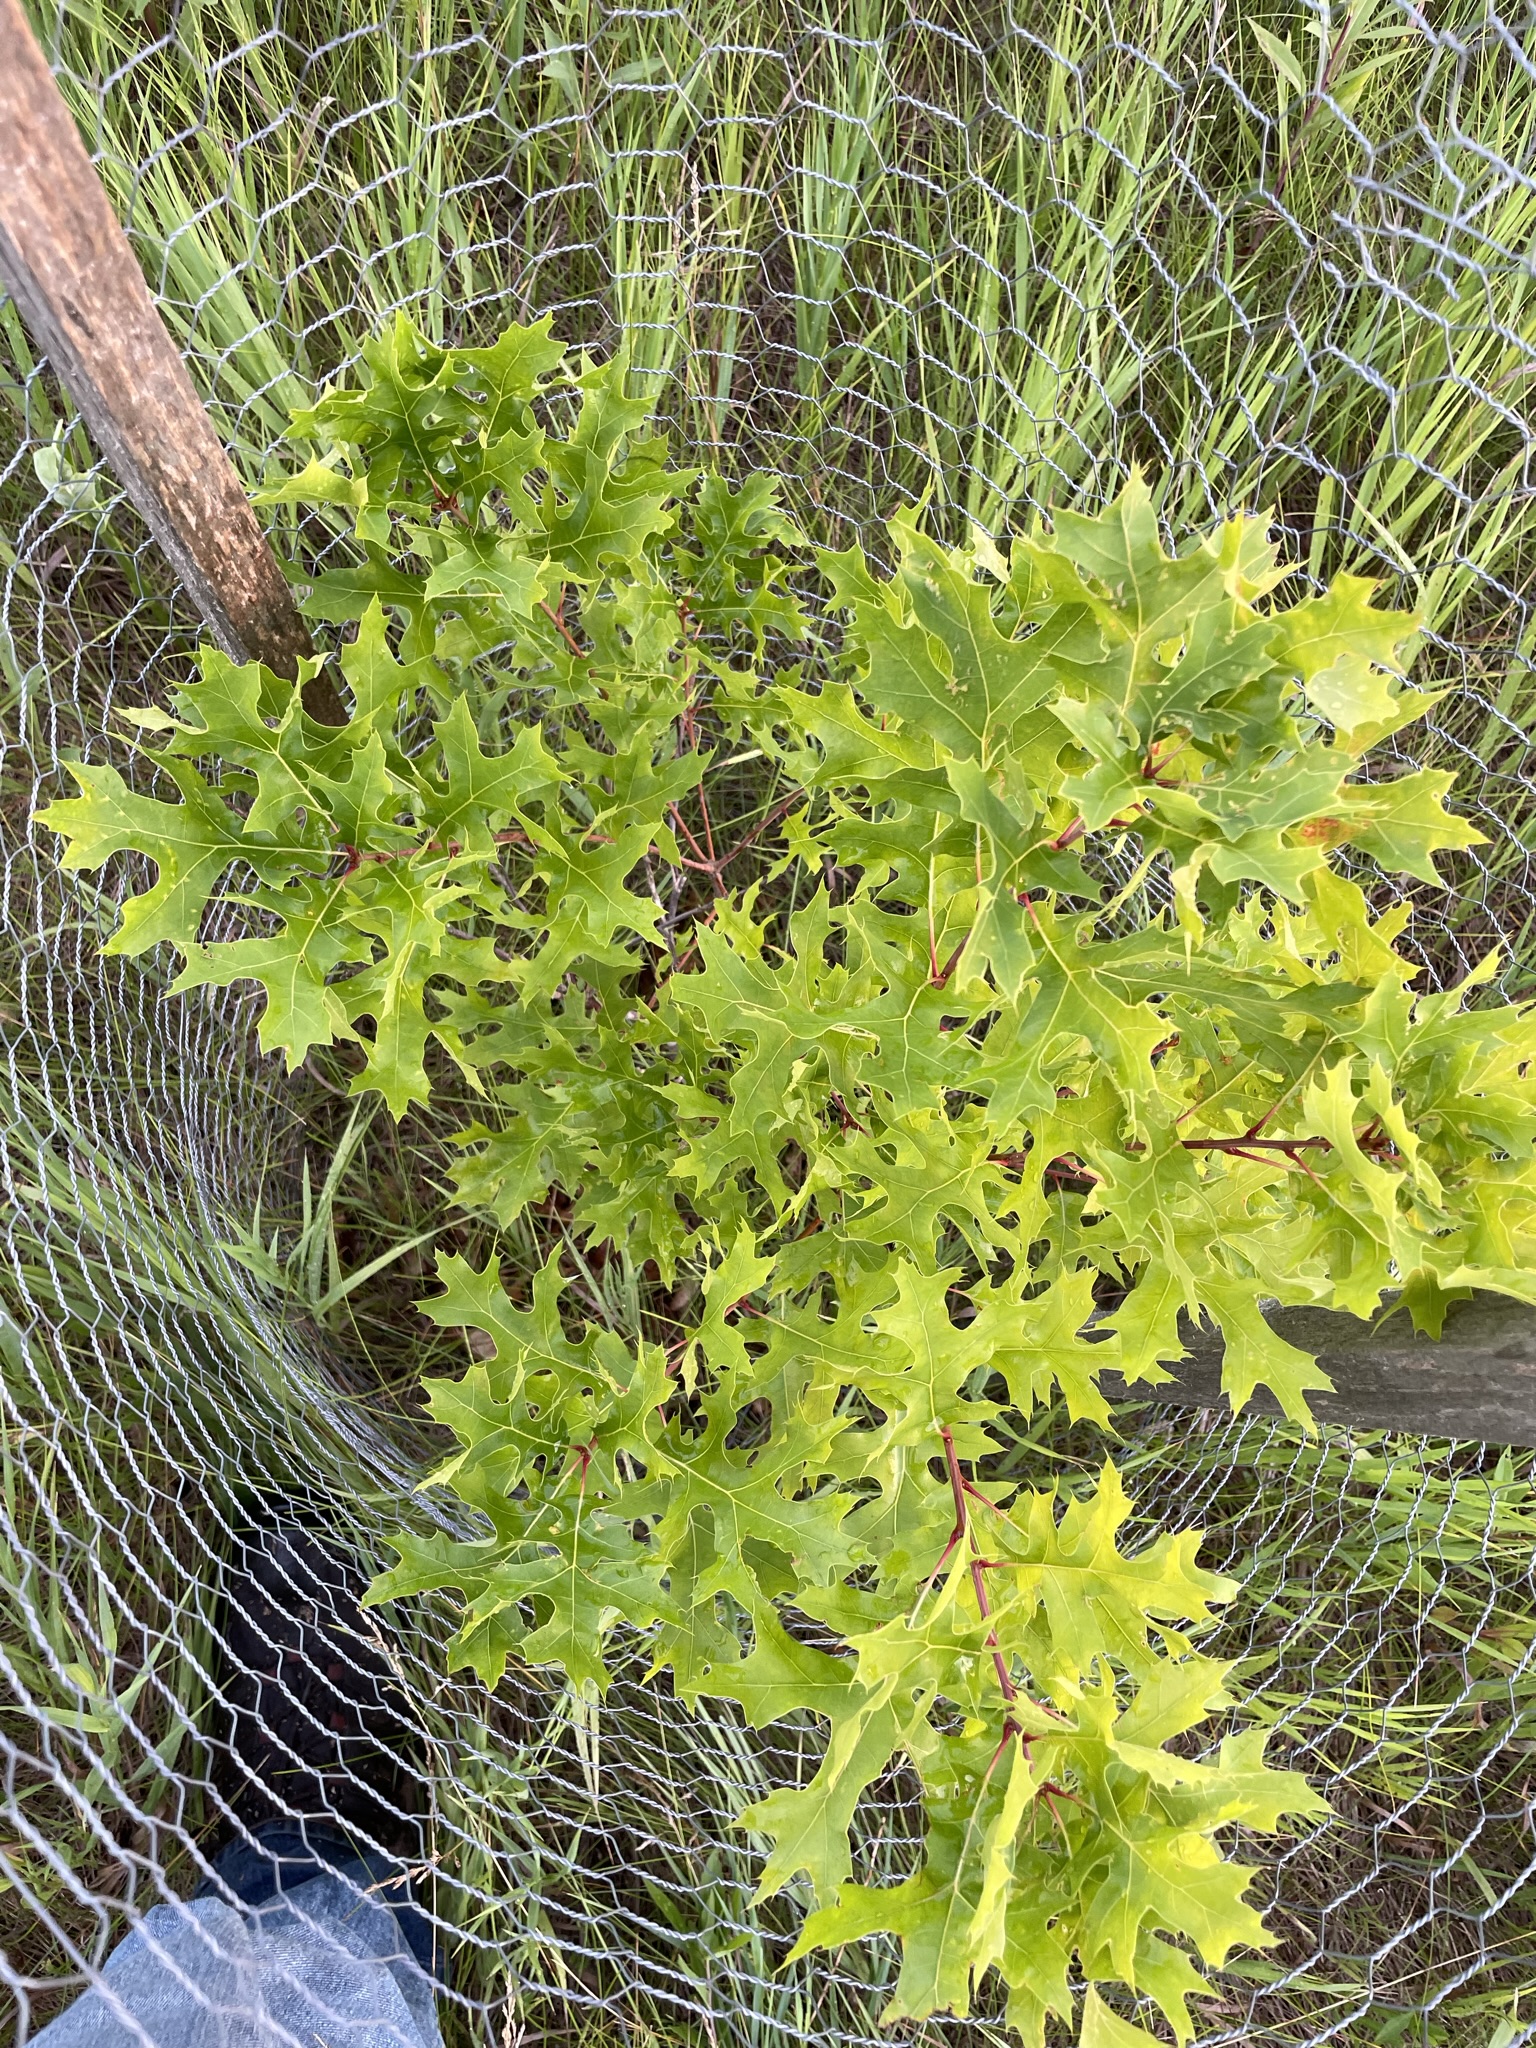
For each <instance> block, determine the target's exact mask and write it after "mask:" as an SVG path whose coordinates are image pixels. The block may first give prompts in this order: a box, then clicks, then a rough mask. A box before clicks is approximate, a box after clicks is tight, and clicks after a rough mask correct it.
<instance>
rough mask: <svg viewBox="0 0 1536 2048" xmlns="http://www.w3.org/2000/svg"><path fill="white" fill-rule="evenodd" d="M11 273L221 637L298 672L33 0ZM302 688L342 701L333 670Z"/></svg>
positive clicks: (7, 103) (9, 182)
mask: <svg viewBox="0 0 1536 2048" xmlns="http://www.w3.org/2000/svg"><path fill="white" fill-rule="evenodd" d="M0 274H3V276H4V280H5V283H6V284H7V285H8V287H9V288H10V291H11V293H12V295H13V297H14V298H15V300H16V303H17V305H18V307H19V308H20V311H21V314H22V317H23V319H24V320H25V321H26V323H27V325H28V327H29V328H30V329H31V331H32V334H33V336H34V337H35V339H36V340H37V342H38V344H39V345H40V347H41V348H42V349H43V350H44V351H45V352H46V354H47V356H48V359H49V361H50V363H51V364H52V366H53V368H54V369H55V370H56V371H57V372H58V374H59V376H60V378H61V379H62V380H63V382H64V384H65V386H66V387H67V388H68V391H69V394H70V396H71V397H72V398H73V400H74V402H75V404H76V405H77V406H78V407H79V408H80V412H81V415H82V417H83V418H84V420H85V423H86V426H87V427H88V428H89V429H90V432H91V434H92V436H93V437H94V439H95V441H96V443H97V445H98V446H99V447H100V448H101V450H102V452H103V454H104V455H105V456H106V458H107V460H108V462H109V463H110V464H111V465H112V468H113V469H114V471H115V472H116V474H117V476H118V478H119V479H120V481H121V483H122V485H123V488H124V489H125V490H126V491H127V493H128V496H129V497H130V498H131V499H132V500H133V503H134V504H135V505H136V506H137V508H138V510H139V512H140V513H141V515H142V516H143V518H144V520H145V522H146V523H147V525H148V526H149V528H150V530H151V531H152V532H153V534H154V536H155V538H156V540H157V541H158V542H159V543H160V546H161V547H162V548H163V549H164V551H165V553H166V556H167V557H168V558H169V560H170V562H171V565H172V567H173V568H174V569H175V571H176V573H177V575H178V576H179V577H180V579H181V581H182V583H183V584H184V585H185V586H186V588H187V590H188V591H189V592H190V594H191V596H192V599H193V602H194V603H195V604H196V605H197V608H198V610H199V611H200V612H201V613H202V615H203V618H204V619H205V620H206V622H207V625H208V630H209V632H210V633H211V634H212V635H213V637H214V639H215V640H216V641H217V642H218V644H219V646H220V647H222V648H223V649H224V651H225V653H226V654H228V655H230V656H231V657H232V659H234V660H236V661H264V662H266V664H267V665H268V667H270V668H272V669H275V670H276V671H277V672H278V673H279V674H282V675H289V676H291V675H293V674H294V673H295V671H296V667H297V664H298V661H299V659H300V657H301V656H303V655H306V654H310V653H312V652H313V651H314V650H313V647H312V645H311V642H310V637H309V633H308V630H307V628H306V627H305V625H304V622H303V620H302V619H301V618H300V617H299V614H298V611H297V608H296V607H295V605H294V602H293V597H292V593H291V592H290V591H289V588H288V585H287V582H286V581H285V579H284V577H283V573H282V571H281V569H280V568H279V567H278V565H277V561H276V559H275V557H274V556H273V553H272V550H271V548H270V547H269V546H268V545H267V541H266V537H265V535H264V534H263V533H262V531H261V528H260V526H259V525H258V524H257V521H256V515H255V513H254V512H253V511H252V510H251V507H250V504H249V502H248V500H247V498H246V495H245V491H244V488H243V487H242V485H241V482H240V479H239V477H238V476H237V475H236V474H235V470H234V467H233V465H232V464H231V462H230V460H229V457H228V456H227V455H226V454H225V452H224V449H223V447H222V446H221V445H220V442H219V439H218V436H217V435H216V434H215V432H214V430H213V425H212V422H211V421H210V420H209V418H208V415H207V413H206V411H205V410H204V408H203V406H202V403H201V401H200V400H199V398H198V396H197V393H196V391H195V390H194V389H193V386H192V380H191V378H190V377H189V376H188V374H187V367H186V364H185V363H184V362H183V360H182V357H181V352H180V350H179V349H178V348H177V346H176V344H175V342H174V341H173V340H172V339H171V336H170V335H169V333H168V332H167V331H166V327H165V323H164V321H163V320H162V319H161V318H160V314H159V312H158V310H157V309H156V306H155V302H154V300H153V299H152V298H151V297H150V293H149V288H148V286H147V285H146V283H145V281H144V275H143V272H142V271H141V270H140V269H139V266H138V263H137V261H136V260H135V258H134V254H133V251H132V249H131V247H130V246H129V243H128V238H127V236H126V235H125V234H124V233H123V229H122V226H121V224H120V223H119V221H118V218H117V215H116V214H115V213H114V211H113V209H112V205H111V202H110V201H109V200H108V198H107V195H106V193H105V191H104V190H103V189H102V184H101V180H100V179H99V178H98V177H97V175H96V172H95V169H94V167H93V166H92V164H91V160H90V157H89V156H88V155H87V153H86V150H85V145H84V144H83V143H82V141H81V139H80V134H79V131H78V130H77V128H76V126H75V123H74V119H73V116H72V115H71V114H70V111H69V108H68V107H67V105H66V104H65V102H64V99H63V96H62V94H61V93H60V92H59V89H58V86H57V85H56V84H55V82H54V78H53V74H52V72H51V71H50V70H49V68H48V63H47V60H46V58H45V57H44V55H43V53H42V51H41V50H40V49H39V47H38V45H37V41H36V39H35V37H34V36H33V34H32V31H31V28H30V27H29V25H28V22H27V18H26V16H25V14H24V13H23V12H22V7H21V0H0ZM305 704H306V708H307V709H308V710H309V711H310V712H311V713H312V714H313V715H314V716H315V717H317V718H321V719H324V720H325V721H326V722H327V723H330V724H337V723H340V722H341V721H342V720H343V719H344V717H345V712H344V710H343V707H342V704H341V700H340V698H339V697H338V696H337V693H336V689H335V686H334V684H332V683H331V682H330V680H329V679H328V678H327V677H325V676H323V675H322V676H320V677H317V678H316V679H315V681H314V682H313V683H311V684H310V685H309V687H308V689H307V690H306V693H305Z"/></svg>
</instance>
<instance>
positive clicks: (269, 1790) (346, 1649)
mask: <svg viewBox="0 0 1536 2048" xmlns="http://www.w3.org/2000/svg"><path fill="white" fill-rule="evenodd" d="M240 1549H241V1551H243V1556H239V1562H238V1564H237V1565H236V1567H235V1569H234V1570H233V1571H232V1573H231V1576H230V1578H229V1580H228V1581H227V1590H226V1593H225V1600H224V1612H223V1618H222V1626H221V1628H220V1630H219V1633H220V1635H221V1637H222V1639H223V1645H224V1650H225V1655H226V1662H227V1667H228V1669H227V1677H226V1681H225V1684H224V1688H223V1700H222V1707H223V1714H222V1717H220V1718H222V1720H223V1723H224V1725H223V1727H222V1728H221V1729H219V1730H217V1732H218V1733H221V1734H223V1736H224V1741H223V1742H222V1743H221V1744H220V1745H219V1748H218V1751H217V1762H216V1766H215V1771H214V1783H215V1786H216V1788H217V1789H218V1791H219V1792H220V1793H222V1795H223V1798H224V1801H225V1804H226V1805H227V1807H228V1808H229V1810H230V1813H231V1814H232V1816H233V1819H234V1821H235V1823H237V1824H238V1826H239V1827H240V1828H243V1829H245V1830H246V1831H248V1832H254V1831H255V1830H256V1829H257V1828H258V1827H265V1826H266V1825H268V1824H270V1823H274V1822H288V1823H292V1822H294V1821H304V1820H308V1821H312V1822H315V1823H318V1824H319V1825H320V1826H322V1827H325V1828H329V1829H333V1830H336V1831H339V1832H340V1833H341V1834H342V1835H344V1836H345V1837H347V1838H348V1839H350V1840H352V1841H354V1842H355V1843H356V1844H357V1847H358V1849H359V1850H360V1851H362V1852H364V1853H366V1852H368V1851H374V1852H383V1853H384V1854H385V1855H387V1856H394V1857H399V1858H402V1859H403V1860H405V1861H407V1862H411V1863H415V1862H419V1861H420V1860H421V1858H422V1856H423V1853H424V1838H423V1830H422V1824H421V1819H420V1812H421V1805H422V1798H421V1792H422V1782H423V1781H422V1777H421V1774H420V1771H419V1768H413V1765H418V1764H419V1756H418V1753H417V1752H418V1748H419V1744H418V1742H417V1740H416V1739H414V1737H415V1731H414V1730H413V1729H412V1727H411V1723H410V1721H409V1719H408V1718H407V1716H406V1715H405V1714H404V1713H403V1712H402V1711H401V1704H400V1701H401V1695H400V1689H399V1686H398V1684H397V1683H396V1681H395V1679H394V1676H393V1674H392V1672H391V1670H390V1667H389V1663H388V1661H387V1659H386V1658H385V1657H384V1655H382V1654H381V1652H380V1650H379V1648H378V1647H377V1643H378V1627H377V1624H376V1623H372V1622H370V1621H368V1620H366V1619H365V1617H364V1615H363V1613H362V1609H361V1607H360V1605H359V1596H360V1594H361V1592H362V1584H361V1580H360V1575H359V1574H358V1573H357V1571H356V1569H355V1567H352V1566H350V1565H348V1564H345V1563H343V1561H342V1560H341V1559H340V1558H339V1557H337V1556H336V1555H335V1554H334V1553H333V1552H332V1551H331V1550H330V1549H329V1548H328V1547H327V1546H326V1544H325V1543H323V1542H322V1541H321V1540H320V1538H319V1537H318V1536H317V1534H316V1533H315V1531H314V1529H313V1528H312V1527H309V1526H306V1525H305V1523H304V1522H303V1521H302V1520H301V1518H300V1517H299V1515H298V1514H297V1513H296V1512H295V1511H287V1512H284V1511H283V1510H281V1509H279V1510H278V1511H277V1512H276V1513H275V1514H274V1515H272V1516H271V1517H270V1519H268V1520H267V1521H266V1522H265V1524H264V1525H258V1526H256V1527H253V1528H252V1529H251V1530H250V1531H249V1532H248V1533H247V1535H246V1536H245V1538H244V1540H243V1543H242V1545H241V1546H240ZM238 1555H239V1554H238V1553H237V1556H238Z"/></svg>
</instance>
